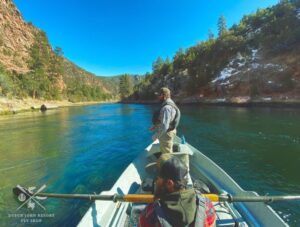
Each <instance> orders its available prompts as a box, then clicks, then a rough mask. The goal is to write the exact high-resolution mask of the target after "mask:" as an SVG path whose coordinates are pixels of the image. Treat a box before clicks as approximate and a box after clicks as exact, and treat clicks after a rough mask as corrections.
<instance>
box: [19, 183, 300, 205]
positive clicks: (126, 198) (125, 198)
mask: <svg viewBox="0 0 300 227" xmlns="http://www.w3.org/2000/svg"><path fill="white" fill-rule="evenodd" d="M24 189H25V188H24V187H21V186H19V185H18V186H17V187H15V188H14V189H13V193H14V194H15V195H17V196H19V195H20V194H21V193H23V191H24ZM25 190H26V189H25ZM27 191H28V190H27ZM32 195H33V193H31V195H30V196H32ZM34 195H35V196H41V197H48V198H61V199H83V200H105V201H114V202H117V201H120V202H133V203H151V202H153V201H155V200H157V199H159V198H158V197H156V196H155V195H152V194H128V195H118V194H114V195H95V194H57V193H40V192H39V193H34ZM203 196H205V197H207V198H208V199H210V200H211V201H212V202H225V201H226V202H230V203H233V202H275V201H289V200H300V195H287V196H232V195H230V194H227V195H217V194H203ZM27 199H28V198H27Z"/></svg>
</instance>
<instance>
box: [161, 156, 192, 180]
mask: <svg viewBox="0 0 300 227" xmlns="http://www.w3.org/2000/svg"><path fill="white" fill-rule="evenodd" d="M157 164H158V176H159V177H161V178H163V179H171V180H173V181H181V180H183V179H185V178H186V176H187V174H188V169H187V168H186V166H185V165H184V164H183V163H182V162H181V161H180V160H179V159H178V158H177V157H176V156H174V155H172V154H168V153H167V154H162V155H161V156H160V158H159V159H158V163H157Z"/></svg>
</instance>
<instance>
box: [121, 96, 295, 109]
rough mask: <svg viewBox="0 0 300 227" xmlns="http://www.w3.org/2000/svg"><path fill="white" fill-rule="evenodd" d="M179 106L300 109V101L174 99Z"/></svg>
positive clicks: (146, 102)
mask: <svg viewBox="0 0 300 227" xmlns="http://www.w3.org/2000/svg"><path fill="white" fill-rule="evenodd" d="M173 100H174V101H175V102H176V103H177V104H179V105H203V106H229V107H277V108H289V107H292V108H300V100H298V99H290V100H278V99H272V100H267V101H266V100H259V99H257V100H247V101H241V102H239V101H231V100H225V99H201V100H200V99H198V100H197V99H189V100H186V99H185V100H182V99H181V100H179V99H176V98H175V99H173ZM120 103H124V104H144V105H151V104H158V102H157V101H153V100H152V101H149V100H130V101H129V100H126V101H120Z"/></svg>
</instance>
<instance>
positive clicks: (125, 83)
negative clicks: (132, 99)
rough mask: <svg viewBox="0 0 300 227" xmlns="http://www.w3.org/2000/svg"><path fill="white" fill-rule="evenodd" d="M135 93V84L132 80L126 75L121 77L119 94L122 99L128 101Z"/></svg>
mask: <svg viewBox="0 0 300 227" xmlns="http://www.w3.org/2000/svg"><path fill="white" fill-rule="evenodd" d="M132 92H133V83H132V78H131V77H130V76H129V75H127V74H125V75H122V76H121V77H120V84H119V93H120V96H121V99H122V100H124V99H126V98H127V97H128V96H129V95H131V94H132Z"/></svg>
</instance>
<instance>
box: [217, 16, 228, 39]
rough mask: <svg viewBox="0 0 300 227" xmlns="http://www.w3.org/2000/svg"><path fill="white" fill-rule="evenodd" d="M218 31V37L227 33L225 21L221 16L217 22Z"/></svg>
mask: <svg viewBox="0 0 300 227" xmlns="http://www.w3.org/2000/svg"><path fill="white" fill-rule="evenodd" d="M218 31H219V37H221V36H222V35H224V34H225V33H226V31H227V25H226V19H225V17H224V16H223V15H221V16H220V17H219V20H218Z"/></svg>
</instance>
